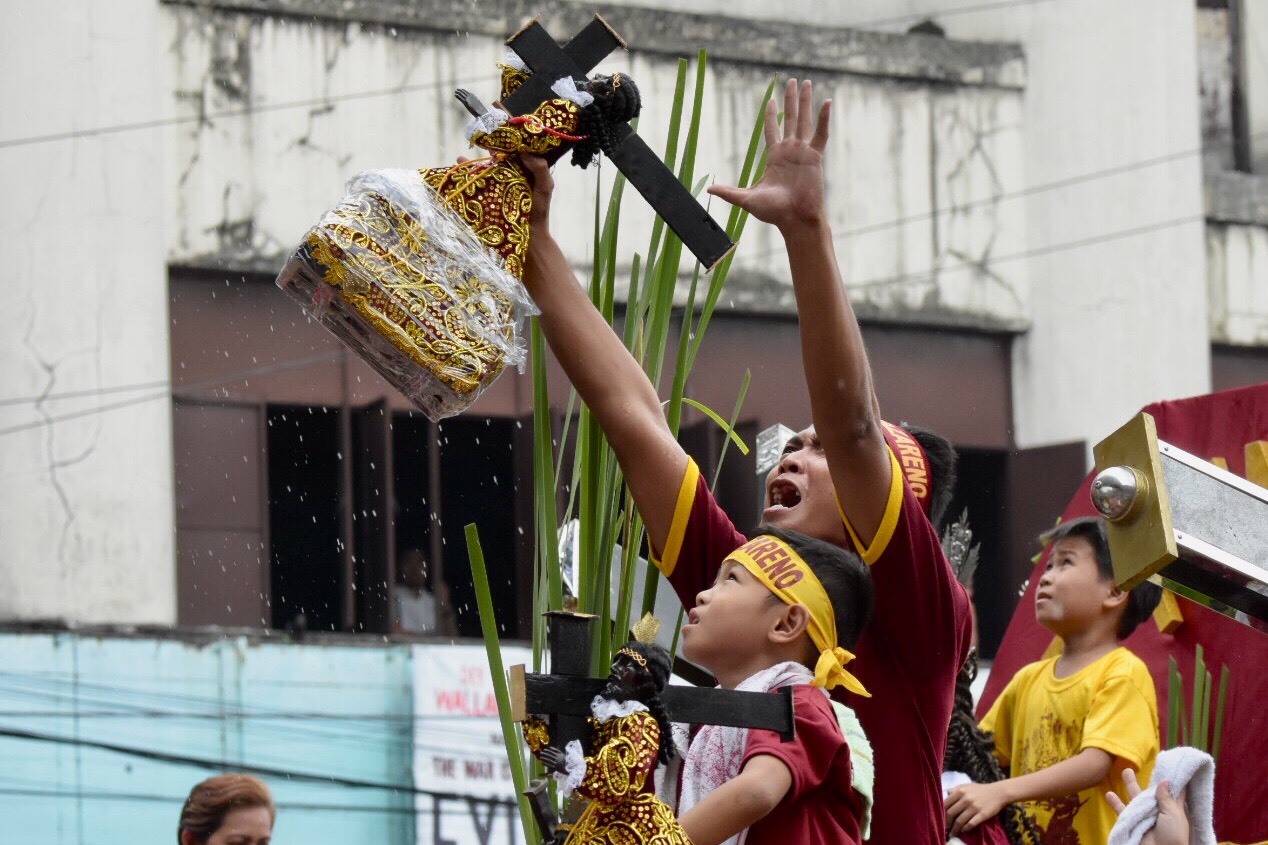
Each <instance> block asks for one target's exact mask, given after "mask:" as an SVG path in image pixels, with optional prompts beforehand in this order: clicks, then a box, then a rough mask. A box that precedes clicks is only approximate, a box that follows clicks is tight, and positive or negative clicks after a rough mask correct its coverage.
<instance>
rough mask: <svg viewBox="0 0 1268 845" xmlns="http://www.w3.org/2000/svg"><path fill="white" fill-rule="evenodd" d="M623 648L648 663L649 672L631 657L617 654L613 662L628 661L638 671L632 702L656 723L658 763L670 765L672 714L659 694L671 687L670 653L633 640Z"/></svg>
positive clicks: (659, 647) (651, 644)
mask: <svg viewBox="0 0 1268 845" xmlns="http://www.w3.org/2000/svg"><path fill="white" fill-rule="evenodd" d="M621 648H628V649H629V650H630V651H634V652H637V653H638V654H641V655H642V656H643V659H644V660H646V661H647V668H646V669H644V668H643V667H642V666H640V665H639V664H638V663H637V661H635V660H633V659H632V658H630V657H629V656H628V655H623V654H619V653H618V654H617V656H616V659H615V660H614V661H613V662H616V660H626V661H629V663H630V664H631V665H633V666H634V668H635V669H637V670H638V689H637V690H635V691H634V695H633V698H634V699H635V700H637V701H641V702H642V703H643V704H646V705H647V710H648V712H649V713H651V714H652V718H654V719H655V720H656V725H657V727H659V728H660V754H659V759H660V762H662V763H668V762H669V761H670V760H672V759H673V758H674V753H675V752H674V736H673V732H672V729H671V725H670V723H669V713H668V712H667V711H666V710H665V702H664V701H663V700H661V695H660V694H661V693H662V692H663V691H664V689H665V686H666V685H667V684H668V683H669V674H670V670H671V664H670V662H669V652H668V651H666V650H665V649H664V648H662V647H661V646H658V645H656V644H655V643H640V642H638V641H637V640H630V641H629V642H628V643H626V644H625V645H623V646H621Z"/></svg>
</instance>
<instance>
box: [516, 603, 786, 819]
mask: <svg viewBox="0 0 1268 845" xmlns="http://www.w3.org/2000/svg"><path fill="white" fill-rule="evenodd" d="M546 617H547V619H548V620H549V622H548V624H549V627H550V631H549V640H550V664H551V672H550V674H542V675H539V674H533V673H527V672H525V671H524V666H523V665H519V666H512V667H511V669H510V672H509V674H510V693H511V718H512V719H513V720H514V721H516V722H523V721H524V720H525V719H527V718H528V717H529V716H530V715H542V716H546V717H547V724H548V725H549V728H550V744H551V745H552V746H554V747H556V748H559V749H561V750H562V749H563V748H564V747H565V746H566V745H567V744H568V743H569V742H570V741H571V740H574V739H581V738H582V737H583V736H584V735H585V733H586V731H587V724H586V718H587V717H588V716H589V715H590V702H591V701H592V700H593V699H594V697H595V696H596V695H598V694H599V693H600V692H601V691H602V690H603V687H604V685H605V684H606V683H607V680H606V679H605V678H593V677H590V674H589V672H590V647H591V643H592V642H593V639H592V637H591V633H590V632H591V628H592V627H593V625H594V620H595V619H596V618H597V617H595V616H592V615H590V614H588V613H571V612H568V611H548V612H547V613H546ZM661 701H662V702H664V704H665V711H666V712H667V713H668V715H669V720H670V721H671V722H683V723H686V724H690V725H706V724H707V725H724V726H726V727H733V728H759V729H763V730H769V731H775V732H776V733H778V734H779V735H780V737H781V738H782V739H783V740H784V741H785V742H788V741H791V740H792V739H794V738H795V736H796V728H795V723H794V720H793V716H794V714H793V696H792V687H785V688H783V689H781V690H780V691H779V694H778V695H771V694H770V693H764V692H736V691H734V690H723V689H703V688H698V687H684V686H667V687H665V691H664V692H663V693H662V694H661ZM544 793H545V790H544V789H542V788H541V785H535V786H534V788H532V789H529V790H528V791H527V792H526V794H527V795H528V796H529V799H530V801H531V803H532V805H533V814H534V815H535V816H536V818H537V823H538V825H539V826H540V827H541V829H542V835H543V836H544V837H545V839H546V840H547V841H549V840H550V838H551V837H552V835H553V832H554V825H555V824H556V822H557V820H556V819H555V816H554V810H553V808H552V807H550V806H549V802H548V800H547V798H546V796H545V794H544Z"/></svg>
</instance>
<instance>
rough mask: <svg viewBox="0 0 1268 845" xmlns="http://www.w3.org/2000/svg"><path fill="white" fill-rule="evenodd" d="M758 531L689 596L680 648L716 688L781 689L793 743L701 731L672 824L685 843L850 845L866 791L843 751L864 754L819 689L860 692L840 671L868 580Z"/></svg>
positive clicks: (755, 733) (858, 838) (861, 823)
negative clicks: (787, 693) (789, 703)
mask: <svg viewBox="0 0 1268 845" xmlns="http://www.w3.org/2000/svg"><path fill="white" fill-rule="evenodd" d="M763 530H764V531H765V532H766V533H763V534H760V535H759V536H757V537H755V538H754V539H753V540H751V541H749V542H747V543H745V544H744V545H742V546H740V547H739V548H737V549H735V550H733V551H732V552H731V553H730V554H728V555H727V557H726V560H724V561H723V563H722V566H721V568H720V569H719V570H718V575H717V578H716V580H715V581H714V583H713V584H712V585H710V586H709V587H708V588H707V589H705V590H702V591H701V592H700V594H699V595H698V596H696V600H695V606H694V607H693V608H692V609H691V611H690V613H688V621H687V624H686V625H684V626H683V629H682V649H683V654H684V655H686V656H687V658H688V659H690V660H693V661H695V662H696V663H699V664H700V665H701V666H703V667H705V668H706V669H708V670H709V671H710V672H711V673H713V675H714V676H715V677H716V678H717V679H718V684H719V685H720V686H721V687H723V688H724V689H741V690H746V691H751V692H775V691H776V690H779V689H782V688H784V687H790V688H791V689H792V692H793V698H794V713H795V714H796V715H795V718H796V738H795V739H793V740H790V741H788V742H782V741H781V740H780V737H779V735H777V734H775V733H773V732H771V731H764V730H745V729H742V728H725V727H720V726H716V725H706V726H704V727H702V728H701V729H700V731H699V732H698V733H697V734H696V736H695V737H694V738H693V739H692V741H691V747H690V749H689V750H688V751H687V755H686V758H685V760H684V761H683V769H682V783H681V790H680V793H679V800H678V811H679V820H680V821H681V823H682V827H683V829H684V830H686V832H687V834H688V835H689V836H690V837H691V840H692V842H693V843H695V845H716V843H720V842H733V841H736V840H735V837H738V836H739V835H740V834H741V833H743V832H744V831H746V830H747V834H746V835H745V836H744V842H745V845H768V843H769V845H789V843H791V844H792V845H801V844H802V843H804V845H812V843H813V845H818V843H823V845H861V843H862V841H863V830H864V829H865V827H866V823H867V822H866V820H867V816H868V812H869V802H868V798H867V797H868V796H870V795H871V788H872V783H871V776H870V775H871V773H870V771H869V770H868V769H867V767H866V766H864V767H863V769H862V774H860V775H858V780H859V782H858V783H856V771H855V768H854V763H855V760H854V753H855V749H857V752H858V753H859V754H861V755H864V756H870V754H871V749H870V748H869V747H868V746H867V743H866V740H864V739H862V738H861V737H860V736H859V735H858V732H857V730H855V726H856V724H857V723H856V722H855V720H854V716H853V714H851V713H849V711H848V710H847V709H846V708H841V710H842V711H844V712H842V713H840V714H838V712H837V710H836V708H835V707H834V706H833V704H832V703H831V701H830V700H829V699H828V696H827V692H828V690H830V689H833V688H837V687H844V688H847V689H850V690H852V691H853V692H855V693H856V694H857V695H859V696H866V695H867V692H866V690H864V688H863V687H862V686H861V685H860V684H859V682H858V681H857V679H855V678H854V677H853V675H851V674H850V672H849V671H848V670H847V669H846V668H845V665H846V664H847V663H850V661H851V660H853V655H851V654H850V653H849V651H847V650H846V649H848V648H853V647H854V644H855V642H856V641H857V639H858V636H859V634H860V632H861V631H862V630H863V629H864V628H865V626H866V624H867V620H868V617H869V616H870V615H871V609H872V597H873V593H872V585H871V577H870V574H869V572H868V569H867V567H866V566H865V565H864V564H863V562H862V561H860V560H859V559H858V557H857V556H856V555H853V554H851V553H850V552H847V551H845V550H844V549H841V548H839V547H837V546H834V545H832V544H831V543H826V542H824V541H822V540H816V539H814V538H812V537H808V536H806V535H804V534H800V533H798V532H796V531H780V530H779V529H775V528H770V527H765V528H764V529H763ZM838 706H839V705H838ZM847 727H848V728H850V734H851V737H850V738H847V736H846V734H845V729H846V728H847Z"/></svg>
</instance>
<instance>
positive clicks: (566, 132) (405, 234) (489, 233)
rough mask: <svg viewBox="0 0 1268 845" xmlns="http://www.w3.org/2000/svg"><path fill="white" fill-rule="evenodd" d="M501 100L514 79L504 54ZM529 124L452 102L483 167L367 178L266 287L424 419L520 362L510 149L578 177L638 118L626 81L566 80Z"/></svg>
mask: <svg viewBox="0 0 1268 845" xmlns="http://www.w3.org/2000/svg"><path fill="white" fill-rule="evenodd" d="M500 67H501V69H502V93H501V96H502V97H503V98H506V97H509V96H510V95H511V94H512V93H513V92H514V91H515V90H516V89H517V88H518V87H519V86H520V85H521V84H522V83H523V81H524V80H525V79H526V78H527V71H526V69H525V67H524V65H523V63H522V62H521V61H520V60H519V58H518V57H517V56H516V55H515V54H514V53H508V54H507V57H506V58H505V59H504V60H503V62H502V63H501V65H500ZM551 90H552V91H553V93H554V94H555V97H554V98H553V99H549V100H546V101H545V102H543V103H542V104H541V105H540V106H538V107H537V109H536V110H535V111H533V112H532V113H531V114H526V115H520V116H515V117H512V116H511V115H509V114H507V113H506V112H505V111H502V110H501V109H499V108H496V107H495V108H493V109H487V110H486V109H484V107H483V106H481V105H480V104H479V101H478V100H476V98H475V97H473V96H472V95H471V94H469V93H468V92H465V91H459V92H458V97H459V99H460V100H461V101H462V102H463V104H464V105H466V106H467V108H468V109H469V110H471V111H472V112H473V113H474V114H475V117H474V118H473V119H472V121H471V123H470V124H469V125H468V127H467V138H468V140H469V141H470V142H471V143H472V144H474V145H475V146H478V147H481V148H483V149H484V150H486V151H488V153H489V155H488V156H486V157H484V158H479V159H475V160H472V161H465V162H461V163H459V164H456V165H453V166H451V167H441V168H428V169H424V170H418V171H414V170H374V171H368V172H366V173H362V174H359V175H358V176H356V177H354V178H353V179H352V181H350V182H349V183H348V187H347V196H346V197H344V199H343V201H342V202H340V203H339V204H338V205H337V206H335V207H334V208H333V209H331V210H330V211H329V212H327V213H326V215H325V217H323V218H322V219H321V221H320V222H319V223H318V224H317V225H316V226H314V227H313V228H312V229H310V230H309V231H308V234H307V235H306V236H305V238H304V241H303V243H301V244H300V246H299V248H298V249H296V250H295V252H294V253H293V254H292V255H291V257H290V260H288V261H287V263H286V265H285V266H284V267H283V268H282V272H281V273H280V274H279V275H278V277H277V284H278V287H280V288H282V290H283V291H285V292H286V293H287V294H289V295H290V296H291V297H292V298H294V299H296V300H297V301H299V302H300V304H302V305H303V306H304V308H305V309H306V310H307V311H308V313H309V314H310V315H311V316H312V317H313V318H314V319H316V320H318V321H319V322H320V323H321V324H322V325H324V326H325V327H326V328H327V329H329V330H330V331H331V332H333V333H334V334H335V335H336V336H337V337H338V338H339V339H340V340H342V341H343V342H344V343H345V344H347V345H348V346H349V347H351V348H352V349H353V350H354V351H355V352H356V353H357V354H358V355H360V356H361V357H362V358H363V359H365V361H366V362H367V363H368V364H370V365H371V366H372V367H373V368H374V369H375V370H377V371H378V372H379V373H380V374H381V375H382V376H383V377H384V378H385V379H387V381H388V382H390V383H391V384H392V385H393V386H394V387H396V388H397V389H398V390H400V391H401V393H402V394H404V395H405V397H406V398H408V399H409V400H410V401H411V402H413V403H414V404H415V405H416V406H418V408H419V409H420V410H422V412H423V413H424V414H426V415H427V417H428V418H429V419H431V420H433V421H435V420H439V419H442V418H444V417H449V416H453V415H454V414H457V413H460V412H461V411H463V410H464V409H466V408H467V407H468V406H470V405H471V403H472V402H474V401H475V400H476V397H478V396H479V395H480V394H481V393H482V392H483V391H484V390H485V389H486V388H487V387H488V386H489V385H490V384H492V383H493V381H494V380H495V379H496V378H497V377H498V376H499V375H500V374H501V372H502V370H503V369H504V368H505V367H506V366H507V365H508V364H511V365H515V366H522V365H523V363H524V359H525V349H524V343H523V341H522V339H521V337H520V334H521V332H520V326H521V324H522V322H523V319H524V317H526V316H528V315H530V314H532V313H535V309H534V307H533V304H532V301H531V300H530V299H529V296H528V293H527V292H526V291H525V290H524V287H523V285H522V284H521V283H520V279H521V277H522V276H523V271H524V256H525V255H526V254H527V252H528V242H529V222H528V221H529V214H530V212H531V211H532V197H533V193H532V187H531V185H530V184H529V182H528V178H527V176H526V174H525V171H524V168H523V165H522V164H521V163H520V160H519V155H518V154H519V153H534V154H537V155H546V156H551V157H553V156H558V155H560V154H561V153H562V152H563V151H564V150H566V149H568V148H571V150H572V153H573V156H572V163H573V164H575V165H577V166H579V167H586V166H587V165H588V164H589V163H590V162H591V161H592V160H593V159H594V156H595V155H596V154H597V153H600V152H604V153H610V152H611V147H612V145H613V144H614V143H618V142H619V136H618V135H617V134H616V133H615V130H614V127H618V126H621V125H622V124H624V123H625V122H626V121H628V120H630V119H632V118H633V117H635V116H637V114H638V111H639V108H640V105H641V104H640V99H639V94H638V89H637V87H636V86H635V85H634V83H633V81H632V80H631V79H630V78H629V77H628V76H623V75H621V74H616V75H614V76H603V75H597V76H595V77H593V78H592V79H591V80H590V81H589V82H588V83H586V84H584V85H581V86H578V85H577V84H576V82H575V81H574V80H573V79H572V78H570V77H564V78H561V79H559V80H558V81H556V82H555V83H554V85H553V86H552V89H551Z"/></svg>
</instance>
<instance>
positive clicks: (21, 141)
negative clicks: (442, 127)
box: [0, 76, 498, 149]
mask: <svg viewBox="0 0 1268 845" xmlns="http://www.w3.org/2000/svg"><path fill="white" fill-rule="evenodd" d="M496 81H498V77H496V76H493V77H488V76H485V77H480V78H477V79H474V80H471V81H470V82H468V83H467V84H475V85H483V84H485V83H488V82H496ZM452 84H453V82H452V81H451V80H448V79H446V80H440V81H435V82H419V83H414V84H411V85H397V86H394V87H392V88H378V89H374V90H370V91H354V92H350V93H347V94H328V95H325V96H322V97H309V98H306V99H303V100H288V101H286V102H281V103H256V104H252V105H247V106H241V107H239V108H236V109H224V110H222V111H217V112H211V113H209V114H195V115H186V116H184V117H165V118H158V119H156V120H142V121H137V122H135V123H117V124H114V125H111V126H99V127H96V128H93V129H71V130H67V131H64V132H50V133H48V134H45V135H29V136H26V137H22V138H7V139H0V149H11V148H13V147H25V146H30V145H32V144H47V143H50V142H53V141H73V140H79V139H81V138H93V137H96V136H98V135H112V134H115V133H118V132H134V131H137V130H140V129H159V128H162V127H164V126H179V125H181V124H184V123H210V122H211V121H213V120H219V119H221V118H227V117H246V116H248V115H252V114H261V113H265V112H274V111H286V110H288V109H303V108H313V107H314V106H317V107H320V106H326V105H331V104H333V103H346V102H352V101H356V100H368V99H372V98H375V97H389V96H393V95H396V94H408V93H412V92H415V91H426V90H430V89H434V88H445V87H449V86H451V85H452Z"/></svg>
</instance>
